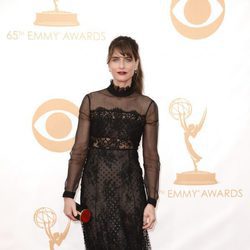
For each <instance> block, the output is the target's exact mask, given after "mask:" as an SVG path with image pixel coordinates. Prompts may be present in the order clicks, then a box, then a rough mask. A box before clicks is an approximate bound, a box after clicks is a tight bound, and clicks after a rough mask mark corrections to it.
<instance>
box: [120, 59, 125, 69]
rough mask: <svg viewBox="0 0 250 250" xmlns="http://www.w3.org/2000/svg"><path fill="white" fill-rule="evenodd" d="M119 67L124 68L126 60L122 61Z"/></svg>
mask: <svg viewBox="0 0 250 250" xmlns="http://www.w3.org/2000/svg"><path fill="white" fill-rule="evenodd" d="M119 67H120V68H124V60H120V62H119Z"/></svg>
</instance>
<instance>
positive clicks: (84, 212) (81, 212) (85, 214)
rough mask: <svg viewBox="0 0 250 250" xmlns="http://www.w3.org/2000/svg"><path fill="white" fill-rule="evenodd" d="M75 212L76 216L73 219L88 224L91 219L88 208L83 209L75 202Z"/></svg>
mask: <svg viewBox="0 0 250 250" xmlns="http://www.w3.org/2000/svg"><path fill="white" fill-rule="evenodd" d="M76 210H77V213H78V215H77V216H74V217H75V218H76V219H78V220H80V221H81V222H83V223H88V222H89V220H90V218H91V212H90V210H89V209H88V208H83V207H82V206H81V205H80V204H78V203H77V202H76Z"/></svg>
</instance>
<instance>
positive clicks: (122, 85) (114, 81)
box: [113, 79, 132, 88]
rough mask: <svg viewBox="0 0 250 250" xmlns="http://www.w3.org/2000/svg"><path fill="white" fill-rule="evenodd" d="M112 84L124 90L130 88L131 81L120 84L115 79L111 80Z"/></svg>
mask: <svg viewBox="0 0 250 250" xmlns="http://www.w3.org/2000/svg"><path fill="white" fill-rule="evenodd" d="M113 83H114V85H115V86H118V87H120V88H126V87H129V86H131V83H132V79H130V80H128V81H126V82H121V81H117V80H115V79H113Z"/></svg>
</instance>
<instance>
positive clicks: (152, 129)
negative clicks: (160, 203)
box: [142, 100, 160, 207]
mask: <svg viewBox="0 0 250 250" xmlns="http://www.w3.org/2000/svg"><path fill="white" fill-rule="evenodd" d="M158 125H159V121H158V107H157V104H156V103H155V102H154V101H153V100H152V101H151V103H150V104H149V107H148V110H147V113H146V124H145V127H144V131H143V141H142V147H143V165H144V183H145V186H146V190H147V195H148V201H147V202H148V203H149V204H152V205H153V206H154V207H155V206H156V203H157V199H158V197H159V195H158V192H159V190H158V189H159V173H160V160H159V155H158V150H157V142H158Z"/></svg>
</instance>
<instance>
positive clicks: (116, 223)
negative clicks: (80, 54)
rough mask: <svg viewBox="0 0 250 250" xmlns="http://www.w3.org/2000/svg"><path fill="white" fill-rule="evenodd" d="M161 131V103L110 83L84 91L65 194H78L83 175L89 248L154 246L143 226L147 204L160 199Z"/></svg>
mask: <svg viewBox="0 0 250 250" xmlns="http://www.w3.org/2000/svg"><path fill="white" fill-rule="evenodd" d="M157 137H158V108H157V105H156V103H155V102H154V101H153V100H152V99H151V98H149V97H147V96H144V95H141V94H138V93H136V92H132V93H131V94H129V95H128V96H123V97H121V96H116V95H114V94H112V93H110V91H108V89H107V88H106V89H102V90H99V91H95V92H91V93H89V94H87V95H85V96H84V98H83V100H82V103H81V105H80V109H79V119H78V127H77V131H76V136H75V143H74V145H73V147H72V150H71V152H70V159H69V164H68V175H67V179H66V181H65V191H64V194H63V196H64V197H71V198H74V196H75V192H76V190H77V188H78V186H79V183H80V180H81V198H80V199H81V204H82V205H84V206H86V207H88V208H89V209H90V211H91V212H92V218H91V220H90V222H89V223H87V224H82V228H83V233H84V239H85V246H86V249H90V250H93V249H97V250H102V249H107V250H110V249H124V250H125V249H126V250H139V249H140V250H141V249H151V245H150V241H149V237H148V233H147V230H142V226H143V211H144V208H145V206H146V205H147V203H151V204H152V205H154V206H156V202H157V199H158V188H159V171H160V161H159V155H158V151H157ZM141 138H142V150H143V168H144V177H143V176H142V175H143V172H142V168H141V166H140V163H139V159H138V151H137V150H138V146H139V144H140V140H141Z"/></svg>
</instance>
